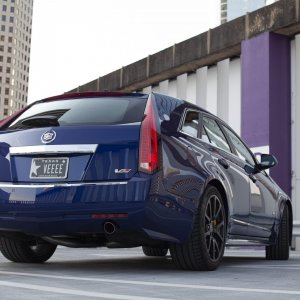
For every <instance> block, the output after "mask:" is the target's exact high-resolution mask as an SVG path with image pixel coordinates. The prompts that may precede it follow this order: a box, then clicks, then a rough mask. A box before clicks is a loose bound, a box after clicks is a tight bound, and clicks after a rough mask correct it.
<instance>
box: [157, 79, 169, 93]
mask: <svg viewBox="0 0 300 300" xmlns="http://www.w3.org/2000/svg"><path fill="white" fill-rule="evenodd" d="M168 91H169V80H164V81H161V82H160V83H159V93H160V94H163V95H168Z"/></svg>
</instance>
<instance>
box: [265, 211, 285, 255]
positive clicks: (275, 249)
mask: <svg viewBox="0 0 300 300" xmlns="http://www.w3.org/2000/svg"><path fill="white" fill-rule="evenodd" d="M289 221H290V220H289V210H288V207H287V206H286V205H285V207H284V210H283V214H282V218H281V222H280V226H279V233H278V237H277V241H276V244H274V245H270V246H266V259H268V260H288V259H289V256H290V242H289V236H290V222H289Z"/></svg>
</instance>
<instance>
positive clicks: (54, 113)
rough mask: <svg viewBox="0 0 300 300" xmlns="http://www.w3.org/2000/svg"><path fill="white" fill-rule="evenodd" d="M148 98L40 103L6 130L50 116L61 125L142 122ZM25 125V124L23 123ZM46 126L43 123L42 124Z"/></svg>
mask: <svg viewBox="0 0 300 300" xmlns="http://www.w3.org/2000/svg"><path fill="white" fill-rule="evenodd" d="M146 102H147V99H141V98H126V97H122V98H120V97H118V98H114V97H105V98H84V99H72V100H59V101H49V102H44V103H37V104H35V105H33V106H32V107H30V108H29V109H28V110H26V111H25V112H24V113H23V114H21V116H19V117H18V118H17V119H16V120H15V121H14V122H13V123H12V124H10V125H9V126H8V128H7V129H26V128H32V127H43V126H39V123H38V122H37V123H36V124H35V126H33V125H28V122H27V123H26V122H24V121H25V120H28V119H35V118H36V119H38V118H40V117H46V118H47V117H50V118H52V119H53V118H55V120H57V122H58V125H59V126H76V125H115V124H128V123H135V122H141V121H142V119H143V115H144V111H145V106H146ZM23 122H24V123H25V124H24V123H23ZM41 125H43V124H41Z"/></svg>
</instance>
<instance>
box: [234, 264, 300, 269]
mask: <svg viewBox="0 0 300 300" xmlns="http://www.w3.org/2000/svg"><path fill="white" fill-rule="evenodd" d="M230 268H241V269H244V268H249V269H286V270H300V265H252V266H250V265H239V266H230Z"/></svg>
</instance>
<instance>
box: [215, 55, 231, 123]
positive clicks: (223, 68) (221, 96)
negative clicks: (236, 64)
mask: <svg viewBox="0 0 300 300" xmlns="http://www.w3.org/2000/svg"><path fill="white" fill-rule="evenodd" d="M217 70H218V71H217V72H218V74H217V115H218V117H219V118H221V119H222V120H224V121H225V122H226V123H228V121H229V58H227V59H224V60H222V61H219V62H218V64H217Z"/></svg>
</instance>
